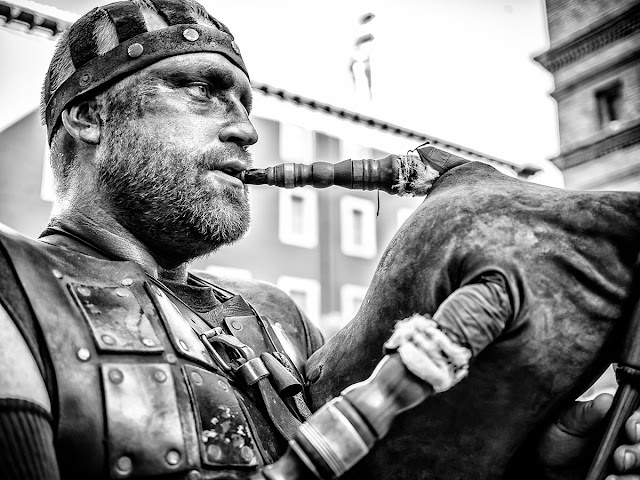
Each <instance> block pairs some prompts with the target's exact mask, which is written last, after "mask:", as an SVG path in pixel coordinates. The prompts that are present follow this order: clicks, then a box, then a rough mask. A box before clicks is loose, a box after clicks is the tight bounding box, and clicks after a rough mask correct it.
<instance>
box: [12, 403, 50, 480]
mask: <svg viewBox="0 0 640 480" xmlns="http://www.w3.org/2000/svg"><path fill="white" fill-rule="evenodd" d="M0 478H3V479H5V480H18V479H20V480H57V479H59V478H60V475H59V472H58V464H57V460H56V456H55V451H54V448H53V432H52V428H51V416H50V414H49V413H48V412H47V411H46V410H45V409H44V408H42V407H41V406H39V405H36V404H35V403H32V402H29V401H26V400H22V399H7V398H4V399H0Z"/></svg>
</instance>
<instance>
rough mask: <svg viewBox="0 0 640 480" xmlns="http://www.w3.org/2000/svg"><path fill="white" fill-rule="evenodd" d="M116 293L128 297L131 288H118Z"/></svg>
mask: <svg viewBox="0 0 640 480" xmlns="http://www.w3.org/2000/svg"><path fill="white" fill-rule="evenodd" d="M116 295H117V296H119V297H128V296H129V290H127V289H126V288H116Z"/></svg>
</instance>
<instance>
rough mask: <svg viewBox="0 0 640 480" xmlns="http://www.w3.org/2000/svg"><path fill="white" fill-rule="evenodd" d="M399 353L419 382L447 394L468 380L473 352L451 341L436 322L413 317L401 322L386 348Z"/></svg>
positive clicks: (397, 324) (419, 316)
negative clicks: (458, 384) (461, 381)
mask: <svg viewBox="0 0 640 480" xmlns="http://www.w3.org/2000/svg"><path fill="white" fill-rule="evenodd" d="M384 346H385V348H386V349H387V350H397V351H398V353H399V354H400V358H401V359H402V362H403V363H404V365H405V366H406V367H407V368H408V369H409V371H410V372H411V373H413V374H414V375H415V376H417V377H418V378H421V379H422V380H424V381H425V382H427V383H428V384H429V385H431V386H432V387H433V390H434V391H435V392H444V391H446V390H449V389H450V388H451V387H452V386H454V385H455V384H456V383H458V382H459V381H460V380H462V379H463V378H464V377H466V376H467V372H468V371H469V359H470V358H471V352H470V351H469V350H468V349H467V348H465V347H462V346H460V345H458V344H457V343H456V342H455V341H453V340H451V339H450V338H449V337H448V336H447V335H446V334H445V333H444V332H443V331H442V330H440V329H439V328H438V324H437V323H436V322H434V321H433V320H431V319H429V318H426V317H423V316H422V315H414V316H412V317H410V318H406V319H404V320H400V321H399V322H398V323H396V327H395V329H394V331H393V334H392V335H391V338H389V340H387V342H386V343H385V344H384Z"/></svg>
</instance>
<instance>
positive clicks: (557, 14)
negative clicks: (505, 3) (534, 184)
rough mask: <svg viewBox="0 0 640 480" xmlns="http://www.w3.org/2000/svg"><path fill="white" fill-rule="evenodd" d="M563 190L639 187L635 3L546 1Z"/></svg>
mask: <svg viewBox="0 0 640 480" xmlns="http://www.w3.org/2000/svg"><path fill="white" fill-rule="evenodd" d="M546 8H547V23H548V27H549V39H550V48H549V50H547V51H546V52H545V53H543V54H542V55H539V56H537V57H536V60H537V61H538V62H539V63H540V64H542V65H543V66H544V67H545V68H546V69H547V70H549V72H551V73H552V74H553V76H554V80H555V91H554V92H553V93H552V96H553V97H554V98H555V100H556V101H557V104H558V119H559V129H560V154H559V155H558V156H557V157H555V158H553V159H552V161H553V163H554V164H556V165H557V166H558V167H559V168H560V169H561V170H562V172H563V174H564V177H565V184H566V186H567V187H568V188H578V189H591V190H640V1H638V0H580V1H577V0H546Z"/></svg>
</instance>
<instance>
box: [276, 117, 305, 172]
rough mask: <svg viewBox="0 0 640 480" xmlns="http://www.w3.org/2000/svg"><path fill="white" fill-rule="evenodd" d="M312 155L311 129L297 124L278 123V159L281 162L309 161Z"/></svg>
mask: <svg viewBox="0 0 640 480" xmlns="http://www.w3.org/2000/svg"><path fill="white" fill-rule="evenodd" d="M312 155H313V135H312V132H311V131H309V130H306V129H304V128H302V127H298V126H297V125H291V124H288V123H282V124H280V159H281V160H282V161H283V162H296V163H310V162H311V161H312V158H313V157H312Z"/></svg>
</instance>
